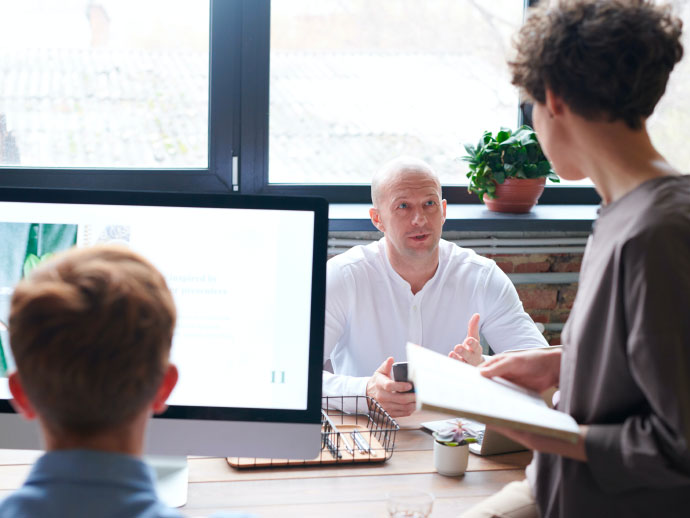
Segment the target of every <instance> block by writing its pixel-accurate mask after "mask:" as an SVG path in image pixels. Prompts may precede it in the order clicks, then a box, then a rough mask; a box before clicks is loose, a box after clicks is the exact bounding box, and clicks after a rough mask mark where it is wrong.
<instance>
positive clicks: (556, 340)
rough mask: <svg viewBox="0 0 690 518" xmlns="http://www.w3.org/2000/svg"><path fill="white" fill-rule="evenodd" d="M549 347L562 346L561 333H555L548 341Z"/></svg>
mask: <svg viewBox="0 0 690 518" xmlns="http://www.w3.org/2000/svg"><path fill="white" fill-rule="evenodd" d="M546 341H547V342H549V345H560V344H561V333H553V335H552V336H551V337H550V338H548V339H547V340H546Z"/></svg>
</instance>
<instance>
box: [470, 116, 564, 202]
mask: <svg viewBox="0 0 690 518" xmlns="http://www.w3.org/2000/svg"><path fill="white" fill-rule="evenodd" d="M465 150H466V151H467V155H466V156H464V157H462V160H464V161H466V162H469V165H470V170H469V172H468V173H467V178H469V180H470V184H469V187H468V190H469V191H470V192H475V193H477V195H478V196H479V199H480V200H482V201H483V202H484V203H485V204H486V206H487V207H488V208H489V210H493V211H496V212H514V213H524V212H529V211H530V210H531V209H532V207H534V205H535V204H536V203H537V200H538V199H539V196H541V193H542V192H543V191H544V184H545V183H546V179H547V178H548V179H549V180H551V181H552V182H558V181H559V179H558V176H556V174H555V173H554V172H553V169H552V168H551V164H550V163H549V161H548V160H547V159H546V157H545V156H544V153H543V152H542V150H541V146H540V145H539V141H538V140H537V135H536V133H534V130H533V129H532V128H530V127H529V126H526V125H523V126H520V127H519V128H518V129H517V131H515V132H514V133H513V132H512V131H511V130H509V129H507V128H501V131H499V132H498V133H497V134H496V137H494V136H493V134H492V133H491V132H490V131H485V132H484V134H483V135H482V138H481V139H479V143H478V144H477V147H473V146H471V145H465Z"/></svg>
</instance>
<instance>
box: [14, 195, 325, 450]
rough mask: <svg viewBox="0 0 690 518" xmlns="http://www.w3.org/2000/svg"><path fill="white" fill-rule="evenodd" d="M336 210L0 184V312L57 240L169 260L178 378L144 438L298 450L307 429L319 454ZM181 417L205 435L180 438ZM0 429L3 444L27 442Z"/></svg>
mask: <svg viewBox="0 0 690 518" xmlns="http://www.w3.org/2000/svg"><path fill="white" fill-rule="evenodd" d="M327 210H328V209H327V204H326V202H325V201H324V200H321V199H317V198H277V197H259V196H255V197H252V196H238V195H191V194H190V195H184V194H162V193H149V194H146V193H115V192H76V191H72V192H67V191H28V190H12V189H6V190H2V189H0V241H2V243H3V246H2V248H1V249H0V320H1V321H2V322H3V323H6V322H7V317H8V312H9V304H10V298H11V295H12V290H13V286H14V285H15V284H16V283H17V282H18V281H19V280H20V279H21V278H22V277H23V276H24V275H27V274H28V273H30V271H31V269H32V268H34V267H36V266H37V265H39V264H40V263H41V261H43V260H45V259H46V258H48V257H49V256H50V255H51V254H54V253H56V252H59V251H61V250H65V249H68V248H70V247H74V246H76V247H87V246H91V245H94V244H99V243H119V244H122V245H125V246H128V247H130V248H132V249H133V250H135V251H136V252H139V253H141V254H142V255H143V256H145V257H146V258H148V259H149V260H150V261H151V262H152V263H153V264H154V265H155V266H156V267H157V268H158V269H159V270H160V271H161V272H162V273H163V275H164V276H165V278H166V280H167V282H168V286H169V287H170V290H171V292H172V293H173V297H174V299H175V304H176V306H177V311H178V320H177V324H176V328H175V333H174V338H173V346H172V351H171V358H172V361H173V362H174V363H175V364H176V365H177V367H178V369H179V381H178V384H177V386H176V388H175V390H174V391H173V393H172V394H171V396H170V399H169V400H168V402H169V404H170V407H169V409H168V410H167V411H166V413H165V414H163V415H162V416H160V417H159V418H158V419H155V420H154V423H152V426H150V428H151V432H150V436H149V439H148V450H149V451H150V452H155V453H168V454H199V455H248V454H252V453H251V452H254V454H256V455H257V456H264V453H262V452H261V449H262V448H261V447H260V445H258V444H257V445H256V447H254V446H250V445H248V444H245V446H244V447H243V446H241V445H239V444H236V445H234V446H233V442H235V441H237V439H238V438H239V437H244V436H245V435H246V436H247V437H248V438H247V439H246V440H245V442H252V441H254V438H259V437H260V438H261V439H259V441H260V440H265V439H266V437H272V439H270V440H269V442H270V443H271V447H270V448H269V449H273V450H278V451H273V452H266V453H271V455H270V456H276V455H279V456H283V455H284V456H286V457H287V456H289V457H295V456H296V457H300V458H301V457H302V455H295V447H294V441H295V436H296V435H298V436H300V437H312V438H313V447H310V446H305V448H306V450H308V451H309V452H311V453H313V454H314V456H315V455H316V453H317V452H318V449H319V446H320V443H319V437H318V431H319V429H320V428H319V427H320V424H319V423H320V396H321V362H322V350H323V318H324V316H323V315H324V300H325V261H326V239H327V238H326V233H327V221H328V214H327ZM3 327H5V326H3V325H2V324H0V340H1V343H0V422H2V418H3V417H5V418H7V417H10V416H11V417H12V418H16V417H18V416H16V415H12V412H13V411H12V409H11V406H10V404H9V401H8V400H9V399H10V397H11V396H10V393H9V390H8V387H7V377H6V376H7V373H8V372H11V371H12V370H13V369H14V363H13V359H12V354H11V350H10V344H9V336H8V332H7V330H6V329H3ZM65 381H66V382H68V381H69V380H65ZM3 414H4V415H3ZM290 425H296V426H293V427H292V429H293V430H294V433H293V435H292V438H291V439H287V440H286V441H285V442H286V443H289V442H291V441H292V443H293V445H292V446H290V449H289V451H285V448H283V450H282V454H281V453H280V452H281V449H280V448H279V447H278V444H275V443H279V442H281V440H278V439H276V433H277V432H278V430H279V429H280V426H285V427H286V428H285V430H288V432H282V433H287V435H288V436H290V434H291V432H290V431H289V430H290V429H291V428H290ZM0 426H1V425H0ZM176 428H179V433H180V434H181V435H182V436H184V435H186V434H190V433H191V434H194V436H195V441H197V442H200V441H205V442H206V443H207V446H205V447H202V446H201V445H194V444H184V445H183V444H182V442H188V441H189V439H184V437H182V438H175V437H174V436H175V435H176V434H175V432H174V430H175V429H176ZM263 429H265V432H262V431H261V430H263ZM214 430H217V431H214ZM307 430H308V431H307ZM314 430H316V433H315V432H314ZM205 433H207V434H208V437H206V438H205V439H204V438H203V437H204V434H205ZM264 433H265V434H267V435H266V436H265V437H264ZM171 434H172V435H171ZM199 434H201V436H199ZM228 434H230V435H228ZM1 435H2V437H3V438H0V448H11V447H31V446H30V445H29V446H27V445H26V444H23V443H24V442H25V441H12V440H8V439H5V437H6V434H5V433H3V434H1ZM158 435H160V437H158ZM250 438H251V439H250ZM216 439H217V440H218V441H219V444H217V445H216V446H211V443H213V441H214V440H216ZM180 441H182V442H180ZM303 442H309V441H308V440H303ZM16 443H21V444H16ZM223 443H224V444H223ZM36 447H38V446H36ZM263 450H266V446H265V445H264V447H263Z"/></svg>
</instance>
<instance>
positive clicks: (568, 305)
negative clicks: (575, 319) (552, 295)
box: [558, 284, 577, 310]
mask: <svg viewBox="0 0 690 518" xmlns="http://www.w3.org/2000/svg"><path fill="white" fill-rule="evenodd" d="M576 294H577V284H569V285H565V286H562V287H561V289H560V290H558V307H559V308H565V309H568V310H570V309H572V307H573V302H574V301H575V295H576Z"/></svg>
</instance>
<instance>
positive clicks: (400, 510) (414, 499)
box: [386, 490, 434, 518]
mask: <svg viewBox="0 0 690 518" xmlns="http://www.w3.org/2000/svg"><path fill="white" fill-rule="evenodd" d="M386 503H387V506H388V516H389V517H390V518H427V517H428V516H429V515H430V514H431V507H432V506H433V504H434V495H432V494H431V493H427V492H425V491H415V490H410V491H395V492H391V493H389V494H388V499H387V501H386Z"/></svg>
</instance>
